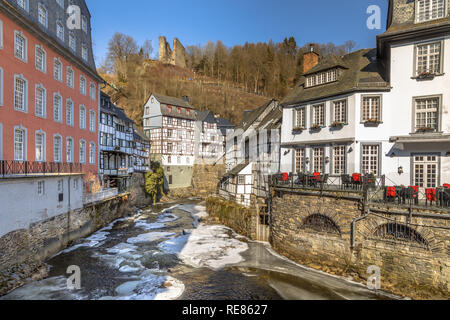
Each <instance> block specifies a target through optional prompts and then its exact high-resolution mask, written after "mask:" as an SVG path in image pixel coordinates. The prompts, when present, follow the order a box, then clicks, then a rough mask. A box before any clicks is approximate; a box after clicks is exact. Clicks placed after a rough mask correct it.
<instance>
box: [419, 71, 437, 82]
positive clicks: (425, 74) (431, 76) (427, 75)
mask: <svg viewBox="0 0 450 320" xmlns="http://www.w3.org/2000/svg"><path fill="white" fill-rule="evenodd" d="M435 76H436V74H435V73H433V72H421V73H419V74H418V75H417V78H416V79H418V80H433V79H434V77H435Z"/></svg>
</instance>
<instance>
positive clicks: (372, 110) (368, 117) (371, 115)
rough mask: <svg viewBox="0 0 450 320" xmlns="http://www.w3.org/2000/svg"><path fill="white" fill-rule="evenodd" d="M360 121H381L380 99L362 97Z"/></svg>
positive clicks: (378, 97) (376, 97)
mask: <svg viewBox="0 0 450 320" xmlns="http://www.w3.org/2000/svg"><path fill="white" fill-rule="evenodd" d="M361 113H362V121H363V122H380V121H381V97H380V96H365V97H362V110H361Z"/></svg>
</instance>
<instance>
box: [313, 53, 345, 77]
mask: <svg viewBox="0 0 450 320" xmlns="http://www.w3.org/2000/svg"><path fill="white" fill-rule="evenodd" d="M335 67H341V68H344V69H348V68H349V66H348V65H347V63H346V62H345V61H344V59H343V58H342V57H339V56H336V55H330V56H328V57H326V58H324V59H323V60H321V61H320V63H319V64H317V65H316V66H315V67H312V68H311V70H309V71H308V72H305V73H304V75H305V76H306V75H310V74H313V73H317V72H321V71H325V70H329V69H331V68H335Z"/></svg>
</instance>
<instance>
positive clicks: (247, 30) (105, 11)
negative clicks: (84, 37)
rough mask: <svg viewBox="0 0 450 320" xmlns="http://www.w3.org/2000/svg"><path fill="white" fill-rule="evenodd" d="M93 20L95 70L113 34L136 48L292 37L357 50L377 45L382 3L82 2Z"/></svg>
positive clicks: (290, 0)
mask: <svg viewBox="0 0 450 320" xmlns="http://www.w3.org/2000/svg"><path fill="white" fill-rule="evenodd" d="M86 2H87V5H88V7H89V10H90V12H91V15H92V30H93V44H94V56H95V58H96V62H97V65H99V64H100V63H101V62H102V61H103V58H104V56H105V54H106V50H107V47H108V41H109V39H110V38H111V37H112V35H113V34H114V33H115V32H122V33H125V34H128V35H130V36H132V37H133V38H134V39H135V40H136V41H137V42H138V44H142V43H143V42H144V41H145V40H146V39H149V40H151V41H152V45H153V48H154V54H155V53H156V52H157V47H158V36H160V35H164V36H166V37H167V40H168V42H169V43H170V44H172V39H173V37H177V38H179V39H180V41H181V43H182V44H183V45H185V46H188V45H195V44H205V43H206V42H207V41H208V40H211V41H214V42H215V41H217V40H222V41H223V43H224V44H225V45H226V46H233V45H235V44H244V43H245V42H246V41H248V42H267V41H269V40H270V39H272V40H273V41H274V42H280V41H282V40H283V39H284V38H285V37H289V36H294V37H295V39H296V40H297V44H298V45H300V46H301V45H303V44H305V43H307V42H319V43H327V42H334V43H335V44H342V43H343V42H345V41H346V40H349V39H352V40H355V41H356V42H357V43H358V48H368V47H375V46H376V35H378V34H380V33H382V32H383V30H384V29H385V22H386V15H387V3H388V1H387V0H343V1H339V0H315V1H314V0H258V1H257V0H170V1H167V0H166V1H161V0H159V1H155V0H126V1H125V0H86ZM370 5H378V6H380V8H381V22H382V28H381V30H369V29H368V28H367V27H366V21H367V19H368V17H369V15H368V14H367V13H366V10H367V8H368V7H369V6H370Z"/></svg>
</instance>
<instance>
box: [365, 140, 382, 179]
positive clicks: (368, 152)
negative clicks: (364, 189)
mask: <svg viewBox="0 0 450 320" xmlns="http://www.w3.org/2000/svg"><path fill="white" fill-rule="evenodd" d="M361 161H362V163H361V171H362V173H363V174H374V175H376V176H377V175H379V174H380V171H379V170H380V168H379V165H380V146H379V145H363V146H362V155H361Z"/></svg>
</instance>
